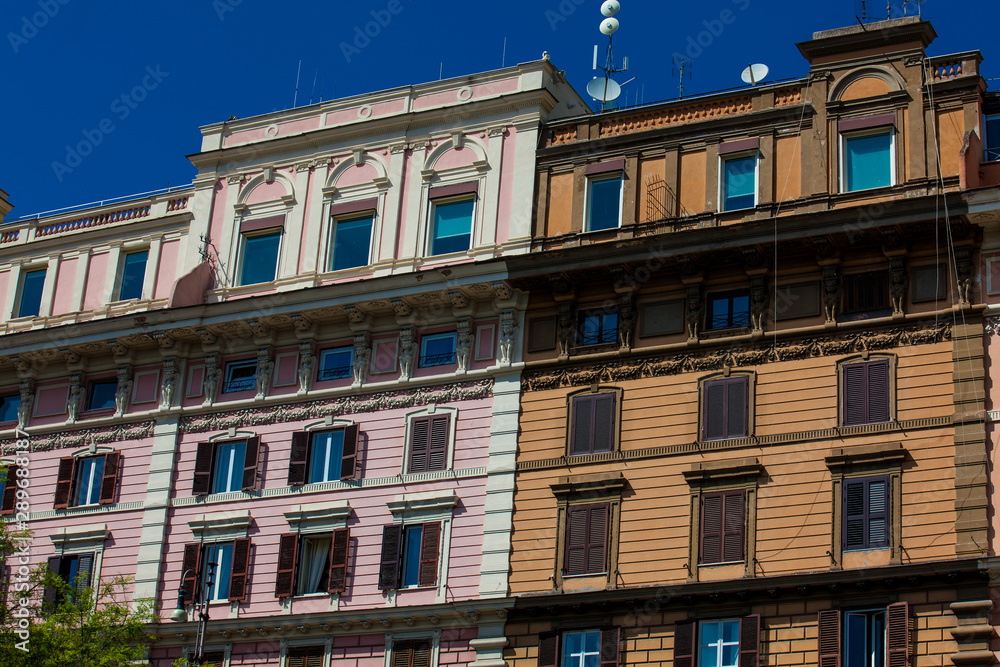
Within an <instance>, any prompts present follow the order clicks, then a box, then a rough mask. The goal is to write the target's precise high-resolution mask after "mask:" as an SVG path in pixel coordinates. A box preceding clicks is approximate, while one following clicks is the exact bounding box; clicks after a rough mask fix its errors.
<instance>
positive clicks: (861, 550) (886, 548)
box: [844, 545, 892, 554]
mask: <svg viewBox="0 0 1000 667" xmlns="http://www.w3.org/2000/svg"><path fill="white" fill-rule="evenodd" d="M890 549H892V547H890V546H889V545H886V546H884V547H858V548H856V549H844V553H845V554H863V553H865V552H866V551H889V550H890Z"/></svg>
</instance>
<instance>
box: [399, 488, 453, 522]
mask: <svg viewBox="0 0 1000 667" xmlns="http://www.w3.org/2000/svg"><path fill="white" fill-rule="evenodd" d="M457 504H458V496H457V495H456V494H455V491H454V490H452V489H448V490H446V491H426V492H423V493H404V494H401V495H398V496H395V497H394V498H393V499H392V500H390V501H389V502H388V503H386V505H387V506H388V508H389V511H390V512H392V514H393V519H394V520H395V521H396V522H397V523H399V522H402V521H404V520H406V521H432V520H438V521H443V520H445V519H450V518H451V514H452V511H453V510H454V508H455V505H457Z"/></svg>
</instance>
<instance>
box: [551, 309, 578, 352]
mask: <svg viewBox="0 0 1000 667" xmlns="http://www.w3.org/2000/svg"><path fill="white" fill-rule="evenodd" d="M556 322H557V328H556V338H557V341H558V346H559V358H560V359H568V358H569V351H570V348H572V347H573V343H574V342H575V341H576V323H575V322H574V321H573V302H572V301H563V302H562V303H560V304H559V315H558V317H557V320H556Z"/></svg>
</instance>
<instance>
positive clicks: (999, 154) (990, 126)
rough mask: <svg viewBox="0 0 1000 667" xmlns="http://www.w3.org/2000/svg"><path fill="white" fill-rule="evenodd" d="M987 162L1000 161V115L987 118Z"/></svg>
mask: <svg viewBox="0 0 1000 667" xmlns="http://www.w3.org/2000/svg"><path fill="white" fill-rule="evenodd" d="M985 157H986V162H993V161H995V160H1000V114H997V115H996V116H987V117H986V156H985Z"/></svg>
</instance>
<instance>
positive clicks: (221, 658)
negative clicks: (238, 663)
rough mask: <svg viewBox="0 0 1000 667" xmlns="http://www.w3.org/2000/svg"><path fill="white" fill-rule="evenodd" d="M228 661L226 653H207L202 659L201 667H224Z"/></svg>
mask: <svg viewBox="0 0 1000 667" xmlns="http://www.w3.org/2000/svg"><path fill="white" fill-rule="evenodd" d="M225 661H226V652H225V651H212V652H210V653H205V654H204V655H203V656H202V658H201V667H222V666H223V663H224V662H225Z"/></svg>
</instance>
